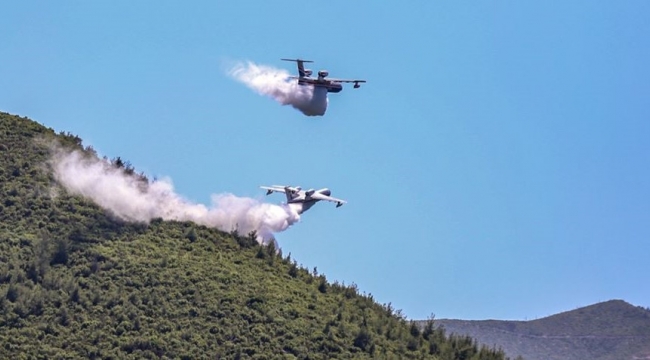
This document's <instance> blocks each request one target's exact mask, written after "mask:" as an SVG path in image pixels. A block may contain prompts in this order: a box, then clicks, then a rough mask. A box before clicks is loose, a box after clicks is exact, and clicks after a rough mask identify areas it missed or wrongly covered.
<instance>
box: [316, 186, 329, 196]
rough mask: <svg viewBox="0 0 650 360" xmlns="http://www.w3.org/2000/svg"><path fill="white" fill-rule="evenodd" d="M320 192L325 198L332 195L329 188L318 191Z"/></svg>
mask: <svg viewBox="0 0 650 360" xmlns="http://www.w3.org/2000/svg"><path fill="white" fill-rule="evenodd" d="M318 192H319V193H321V194H323V195H325V196H330V195H332V191H330V189H328V188H322V189H320V190H318Z"/></svg>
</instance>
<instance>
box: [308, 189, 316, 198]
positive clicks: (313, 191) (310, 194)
mask: <svg viewBox="0 0 650 360" xmlns="http://www.w3.org/2000/svg"><path fill="white" fill-rule="evenodd" d="M315 192H316V190H314V189H310V190H307V191H306V192H305V196H307V197H310V196H312V195H314V193H315Z"/></svg>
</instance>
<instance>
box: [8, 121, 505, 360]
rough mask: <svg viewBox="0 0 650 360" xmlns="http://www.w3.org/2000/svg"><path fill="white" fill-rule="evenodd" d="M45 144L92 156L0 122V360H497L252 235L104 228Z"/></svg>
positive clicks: (99, 213) (33, 126)
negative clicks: (59, 173)
mask: <svg viewBox="0 0 650 360" xmlns="http://www.w3.org/2000/svg"><path fill="white" fill-rule="evenodd" d="M54 142H58V143H59V144H60V145H61V146H64V147H67V148H69V149H79V150H83V151H85V152H86V153H87V154H88V156H96V154H95V153H94V151H93V150H92V148H85V149H84V148H83V147H82V142H81V139H80V138H79V137H77V136H74V135H72V134H69V133H67V134H66V133H60V134H55V132H54V131H52V130H51V129H47V128H45V127H43V126H41V125H39V124H37V123H35V122H33V121H31V120H29V119H27V118H21V117H17V116H13V115H9V114H6V113H0V358H18V357H22V358H91V359H92V358H102V359H117V358H120V359H121V358H134V359H135V358H137V359H140V358H170V359H171V358H173V359H190V358H191V359H194V358H210V359H214V358H233V359H330V358H382V359H488V360H490V359H495V360H496V359H504V358H505V356H504V353H503V352H502V351H500V350H495V349H489V348H487V347H483V346H482V347H479V346H477V345H476V342H475V341H474V340H473V339H471V338H469V337H467V336H446V335H445V332H444V330H442V329H439V328H436V327H434V326H433V323H429V324H428V325H427V326H425V327H424V328H423V329H422V330H421V329H420V328H419V327H417V326H415V325H412V324H410V323H408V322H407V321H406V320H405V319H404V317H403V316H401V315H400V314H401V313H400V312H399V311H395V310H394V309H393V308H392V307H391V306H390V304H389V305H380V304H377V303H376V302H375V301H374V299H373V297H372V296H371V295H366V294H360V293H359V291H358V289H357V288H356V286H355V285H354V284H352V285H345V284H339V283H336V282H334V283H330V282H328V281H327V279H326V277H325V276H324V275H322V274H318V273H317V272H316V270H315V269H314V271H312V272H310V271H308V270H307V269H304V268H302V267H301V266H298V264H297V262H296V260H294V259H291V258H290V257H289V256H283V255H282V253H281V251H277V250H276V249H275V248H274V247H273V246H269V247H262V246H260V245H258V244H257V242H256V241H255V234H248V235H246V236H241V235H239V234H237V233H232V234H228V233H224V232H221V231H218V230H215V229H210V228H206V227H203V226H198V225H196V224H193V223H189V222H170V221H163V220H162V219H157V220H154V221H152V222H151V223H149V224H142V223H125V222H122V221H119V220H116V219H114V218H112V217H111V216H110V214H107V213H106V212H104V211H103V210H102V209H100V208H99V207H97V206H96V205H94V204H93V203H91V202H90V201H88V200H85V199H83V198H80V197H78V196H71V195H69V194H67V193H66V192H65V190H64V189H62V188H61V187H60V186H59V185H58V184H57V183H56V181H55V179H54V178H53V176H52V174H51V171H50V168H49V167H50V165H49V163H48V159H49V158H50V156H51V154H50V151H51V150H50V148H51V144H52V143H54ZM112 163H113V165H114V166H116V167H119V168H123V169H124V171H125V173H127V172H128V173H129V174H131V175H132V176H138V177H139V178H140V180H142V181H143V182H145V183H146V181H147V180H146V177H144V176H143V175H135V172H134V169H133V167H131V165H130V164H129V163H128V161H124V160H123V159H121V158H119V157H118V158H115V159H114V160H113V161H112Z"/></svg>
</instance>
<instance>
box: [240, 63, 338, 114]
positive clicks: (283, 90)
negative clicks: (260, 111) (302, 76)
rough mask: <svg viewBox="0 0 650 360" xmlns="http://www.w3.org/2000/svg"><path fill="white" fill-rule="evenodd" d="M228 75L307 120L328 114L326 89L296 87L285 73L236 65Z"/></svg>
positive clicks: (293, 81) (260, 67)
mask: <svg viewBox="0 0 650 360" xmlns="http://www.w3.org/2000/svg"><path fill="white" fill-rule="evenodd" d="M229 74H230V76H232V77H233V78H235V79H236V80H238V81H240V82H242V83H244V84H246V86H248V87H249V88H251V89H253V90H255V91H256V92H258V93H259V94H261V95H266V96H270V97H272V98H273V99H275V100H276V101H277V102H279V103H280V104H282V105H291V106H293V107H294V108H296V109H298V110H300V111H301V112H302V113H303V114H305V115H307V116H319V115H324V114H325V110H327V102H328V99H327V89H325V88H322V87H314V86H301V85H298V82H297V81H296V80H295V79H290V78H289V76H290V75H289V73H288V72H286V71H285V70H281V69H276V68H273V67H270V66H265V65H257V64H254V63H252V62H250V61H249V62H247V63H245V64H244V63H238V64H236V65H235V66H233V67H232V68H231V69H230V71H229Z"/></svg>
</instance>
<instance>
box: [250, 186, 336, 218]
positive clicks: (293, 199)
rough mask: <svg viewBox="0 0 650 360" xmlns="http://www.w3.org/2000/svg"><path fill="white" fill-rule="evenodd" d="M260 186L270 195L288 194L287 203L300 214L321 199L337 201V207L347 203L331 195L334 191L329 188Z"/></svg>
mask: <svg viewBox="0 0 650 360" xmlns="http://www.w3.org/2000/svg"><path fill="white" fill-rule="evenodd" d="M260 188H262V189H265V190H266V195H270V194H271V193H273V192H281V193H284V194H285V195H286V196H287V204H289V205H291V206H293V207H294V208H295V209H296V211H297V212H298V214H302V213H303V212H305V211H307V210H309V208H311V207H312V206H314V204H315V203H317V202H318V201H321V200H325V201H331V202H335V203H336V207H339V206H342V205H343V204H345V203H347V201H345V200H341V199H337V198H333V197H331V196H330V195H331V194H332V192H331V191H330V190H329V189H327V188H324V189H320V190H314V189H309V190H307V191H305V190H302V189H301V188H300V186H296V187H291V186H282V185H273V186H260Z"/></svg>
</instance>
